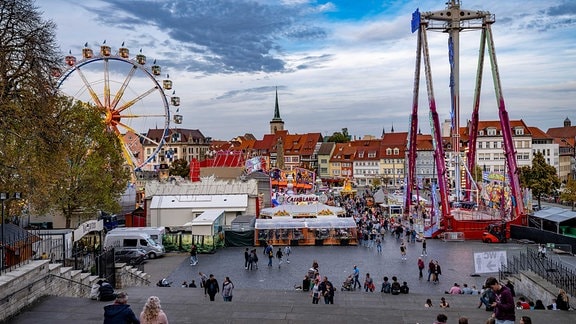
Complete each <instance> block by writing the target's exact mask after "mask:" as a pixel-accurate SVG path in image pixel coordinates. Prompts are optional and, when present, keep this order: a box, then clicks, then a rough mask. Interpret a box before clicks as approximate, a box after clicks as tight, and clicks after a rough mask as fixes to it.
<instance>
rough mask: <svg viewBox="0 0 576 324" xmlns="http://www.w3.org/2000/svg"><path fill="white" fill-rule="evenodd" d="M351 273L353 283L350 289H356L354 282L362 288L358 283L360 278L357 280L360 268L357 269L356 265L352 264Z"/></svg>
mask: <svg viewBox="0 0 576 324" xmlns="http://www.w3.org/2000/svg"><path fill="white" fill-rule="evenodd" d="M352 275H353V276H354V285H353V286H352V289H353V290H355V289H356V284H358V288H362V285H361V284H360V280H358V279H359V278H360V269H358V267H357V266H356V265H354V270H353V272H352Z"/></svg>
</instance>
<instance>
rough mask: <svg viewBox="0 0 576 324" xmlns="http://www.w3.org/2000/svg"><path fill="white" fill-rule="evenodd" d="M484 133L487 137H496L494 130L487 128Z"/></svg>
mask: <svg viewBox="0 0 576 324" xmlns="http://www.w3.org/2000/svg"><path fill="white" fill-rule="evenodd" d="M486 133H487V134H488V136H496V128H488V129H487V130H486Z"/></svg>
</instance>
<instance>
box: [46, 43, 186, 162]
mask: <svg viewBox="0 0 576 324" xmlns="http://www.w3.org/2000/svg"><path fill="white" fill-rule="evenodd" d="M64 62H65V68H64V69H63V70H61V69H59V68H54V69H53V70H52V75H53V77H54V78H55V79H56V83H55V85H56V88H57V90H58V91H59V92H60V93H61V94H64V95H66V96H69V97H72V98H74V99H75V100H78V101H80V102H82V103H84V104H85V105H86V106H89V107H93V108H94V109H97V110H98V111H99V112H101V114H102V119H103V121H104V123H105V124H106V127H107V128H108V130H109V131H111V132H113V133H114V134H116V136H117V137H118V138H119V140H120V143H121V144H122V154H123V155H124V157H125V160H126V163H127V164H128V165H129V166H130V168H131V169H132V170H141V169H143V167H144V166H145V165H147V164H149V163H150V162H152V161H154V159H155V157H156V154H157V153H158V152H160V150H161V148H162V146H163V145H164V141H165V137H166V135H167V134H168V131H169V127H170V106H174V107H178V106H179V105H180V98H179V97H177V96H176V95H175V91H174V90H173V91H172V95H169V94H167V93H166V91H168V90H172V87H173V83H172V80H170V78H169V76H168V75H167V76H166V79H163V80H162V81H158V80H157V78H158V77H159V76H160V75H161V73H162V70H161V68H160V66H159V65H158V64H156V60H154V62H153V64H152V65H151V66H147V65H146V56H145V55H144V54H142V50H140V52H139V53H138V54H137V55H136V56H134V57H133V58H131V57H130V51H129V49H128V48H126V47H124V43H122V46H121V47H120V48H119V49H118V52H117V53H116V54H113V53H112V48H111V47H110V46H108V45H106V41H104V43H103V44H102V45H101V46H100V52H99V53H98V54H97V55H95V54H94V51H93V50H92V49H91V48H90V47H89V46H88V43H86V44H85V46H84V48H83V49H82V58H81V59H80V60H77V58H76V56H74V55H72V53H71V52H70V54H69V55H67V56H66V57H65V58H64ZM182 119H183V118H182V115H179V114H177V115H174V122H175V123H176V124H180V123H182ZM151 129H156V130H161V134H162V135H161V136H149V135H148V134H149V133H148V131H149V130H151ZM155 133H156V134H158V131H156V132H155ZM127 134H133V135H134V136H135V138H136V140H132V141H129V140H127V139H126V138H125V136H126V135H127ZM135 143H141V144H142V145H144V146H145V147H146V151H144V150H140V149H138V147H139V145H134V144H135Z"/></svg>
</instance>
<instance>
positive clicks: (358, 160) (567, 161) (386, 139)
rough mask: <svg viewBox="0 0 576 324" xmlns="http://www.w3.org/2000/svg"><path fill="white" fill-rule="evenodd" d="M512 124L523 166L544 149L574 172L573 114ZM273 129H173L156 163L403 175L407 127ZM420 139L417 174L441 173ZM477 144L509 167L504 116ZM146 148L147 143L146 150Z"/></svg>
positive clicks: (362, 177)
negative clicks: (234, 159)
mask: <svg viewBox="0 0 576 324" xmlns="http://www.w3.org/2000/svg"><path fill="white" fill-rule="evenodd" d="M271 123H272V122H271ZM510 126H511V127H512V134H513V141H514V146H515V149H516V159H517V163H518V166H519V167H521V166H525V165H531V163H532V159H533V157H534V154H535V153H538V152H539V153H542V154H543V155H544V158H545V160H546V162H547V163H548V164H549V165H551V166H553V167H554V168H556V170H557V174H558V176H559V177H560V179H561V180H562V181H566V180H567V179H568V178H569V177H574V168H575V164H574V145H575V138H576V126H572V125H571V122H570V120H569V119H568V118H567V119H566V120H565V121H564V126H563V127H557V128H550V129H548V130H547V131H546V132H544V131H542V130H541V129H539V128H538V127H533V126H528V125H526V123H525V122H524V121H523V120H513V121H511V122H510ZM448 130H449V121H445V122H444V124H443V132H442V133H443V138H442V145H443V146H444V150H445V152H446V156H445V161H446V164H447V169H448V172H449V175H448V176H449V178H451V179H455V174H454V169H455V166H454V161H455V158H454V155H453V149H452V141H451V139H450V138H449V134H448V133H449V131H448ZM274 131H275V133H272V134H265V135H264V136H263V138H262V139H256V138H255V137H254V136H253V135H250V134H246V135H243V136H238V137H236V138H234V139H233V140H230V141H214V140H212V139H210V138H209V137H204V136H203V135H202V133H201V132H200V131H199V130H188V129H171V130H170V134H169V136H168V138H167V140H166V145H165V146H164V148H163V150H164V151H166V152H170V154H169V155H166V154H163V153H162V152H161V154H159V155H158V157H157V158H156V159H157V163H164V164H167V165H169V164H170V163H171V161H174V160H175V159H185V160H187V161H192V159H197V160H200V161H202V160H207V159H210V158H211V157H213V156H214V155H215V154H216V152H228V154H230V156H232V155H234V156H238V155H241V156H242V160H246V159H248V158H250V157H254V156H259V157H262V160H263V161H265V164H266V166H265V168H266V169H271V168H280V169H284V170H291V169H293V168H295V167H299V168H306V169H309V170H313V171H315V172H316V174H317V175H318V176H319V177H320V178H322V179H323V180H324V181H328V182H329V181H331V180H333V181H337V180H341V179H344V178H348V179H353V181H354V182H355V183H356V184H358V185H371V184H372V183H373V182H374V181H375V179H378V181H379V182H380V183H382V184H385V185H390V186H400V185H402V183H403V181H404V176H405V170H406V164H407V159H406V143H407V141H408V133H407V132H393V131H391V132H388V133H385V132H383V134H382V136H381V137H380V138H376V137H374V136H365V137H364V138H363V139H352V140H351V141H349V142H347V143H332V142H325V141H324V138H323V136H322V134H320V133H306V134H290V133H289V132H288V131H287V130H284V129H282V127H278V125H276V126H275V128H274ZM150 132H152V130H151V131H150ZM150 132H149V133H150ZM175 134H179V135H175ZM468 143H469V135H468V127H461V129H460V145H461V147H460V152H464V151H465V150H466V149H467V145H468ZM416 145H417V154H418V155H417V158H416V177H417V178H419V179H421V180H422V181H430V180H433V179H436V177H437V176H436V174H435V173H436V167H435V162H434V158H433V156H434V149H433V141H432V136H431V135H430V134H418V136H417V143H416ZM476 146H477V154H476V165H478V166H479V167H480V168H482V170H483V171H489V172H497V173H498V172H504V171H505V170H504V168H505V165H504V152H503V139H502V130H501V126H500V122H499V121H480V122H479V128H478V137H477V143H476ZM147 150H148V148H147V147H146V146H144V147H143V152H147ZM235 153H238V154H235ZM152 164H154V163H152Z"/></svg>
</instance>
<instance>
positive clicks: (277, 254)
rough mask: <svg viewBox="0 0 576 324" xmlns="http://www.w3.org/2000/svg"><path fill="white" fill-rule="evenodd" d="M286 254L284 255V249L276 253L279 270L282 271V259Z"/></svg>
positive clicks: (279, 249)
mask: <svg viewBox="0 0 576 324" xmlns="http://www.w3.org/2000/svg"><path fill="white" fill-rule="evenodd" d="M283 255H284V253H282V248H280V247H279V248H278V251H276V258H277V259H278V269H280V266H281V265H282V257H283Z"/></svg>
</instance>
